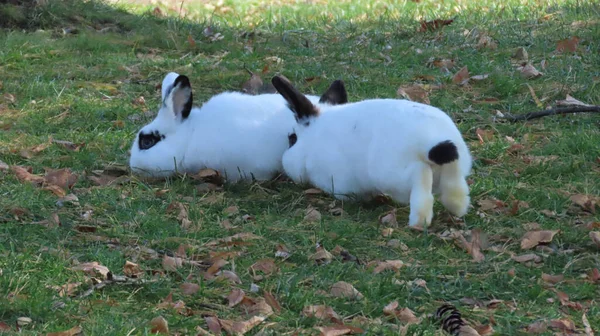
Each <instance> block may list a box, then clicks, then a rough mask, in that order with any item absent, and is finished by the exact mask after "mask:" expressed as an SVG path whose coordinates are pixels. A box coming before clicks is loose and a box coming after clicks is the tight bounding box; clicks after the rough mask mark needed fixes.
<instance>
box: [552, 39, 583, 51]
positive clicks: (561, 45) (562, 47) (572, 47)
mask: <svg viewBox="0 0 600 336" xmlns="http://www.w3.org/2000/svg"><path fill="white" fill-rule="evenodd" d="M578 45H579V37H577V36H573V37H571V38H567V39H564V40H560V41H558V42H556V51H557V52H559V53H562V52H565V51H567V52H576V51H577V46H578Z"/></svg>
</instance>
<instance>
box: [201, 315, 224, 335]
mask: <svg viewBox="0 0 600 336" xmlns="http://www.w3.org/2000/svg"><path fill="white" fill-rule="evenodd" d="M204 321H206V325H207V326H208V330H210V332H212V333H213V334H215V335H221V323H219V319H218V318H217V317H215V316H205V317H204Z"/></svg>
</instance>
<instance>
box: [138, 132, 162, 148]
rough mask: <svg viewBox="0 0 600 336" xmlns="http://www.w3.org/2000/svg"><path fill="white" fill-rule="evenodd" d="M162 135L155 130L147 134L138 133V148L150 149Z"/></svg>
mask: <svg viewBox="0 0 600 336" xmlns="http://www.w3.org/2000/svg"><path fill="white" fill-rule="evenodd" d="M164 138H165V137H164V135H160V134H159V133H158V132H157V131H154V132H152V133H149V134H144V133H140V138H139V147H140V150H145V149H150V148H152V147H154V145H156V144H157V143H158V142H159V141H160V140H161V139H164Z"/></svg>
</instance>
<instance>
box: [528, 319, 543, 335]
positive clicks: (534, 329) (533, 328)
mask: <svg viewBox="0 0 600 336" xmlns="http://www.w3.org/2000/svg"><path fill="white" fill-rule="evenodd" d="M525 330H526V331H527V333H529V334H541V333H544V332H546V330H548V324H547V323H546V322H545V321H538V322H534V323H531V324H530V325H528V326H527V327H526V328H525Z"/></svg>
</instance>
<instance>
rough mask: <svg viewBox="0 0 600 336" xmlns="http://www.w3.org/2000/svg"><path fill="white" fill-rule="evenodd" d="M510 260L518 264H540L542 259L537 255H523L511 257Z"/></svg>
mask: <svg viewBox="0 0 600 336" xmlns="http://www.w3.org/2000/svg"><path fill="white" fill-rule="evenodd" d="M511 258H512V260H514V261H516V262H519V263H526V262H534V263H540V262H542V257H540V256H539V255H537V254H535V253H529V254H523V255H520V256H512V257H511Z"/></svg>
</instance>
